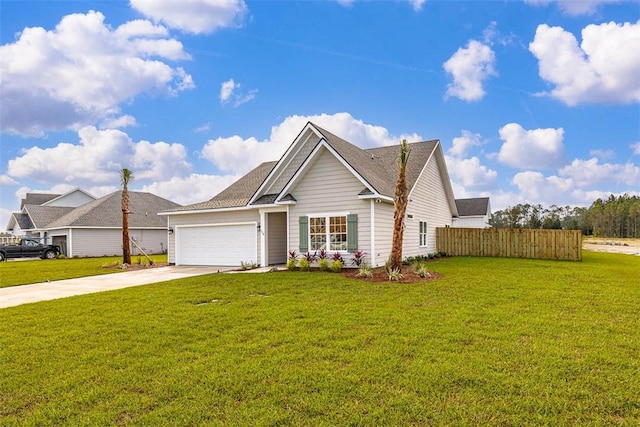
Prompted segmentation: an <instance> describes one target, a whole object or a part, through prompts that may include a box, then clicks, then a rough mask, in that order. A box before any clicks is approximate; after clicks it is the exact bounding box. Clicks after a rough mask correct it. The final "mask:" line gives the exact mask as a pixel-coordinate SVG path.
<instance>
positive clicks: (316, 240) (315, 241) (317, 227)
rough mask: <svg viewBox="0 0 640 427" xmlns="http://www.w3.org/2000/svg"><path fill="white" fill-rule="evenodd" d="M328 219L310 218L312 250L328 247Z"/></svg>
mask: <svg viewBox="0 0 640 427" xmlns="http://www.w3.org/2000/svg"><path fill="white" fill-rule="evenodd" d="M326 221H327V219H326V218H309V242H310V243H311V250H312V251H317V250H320V249H326V248H327V226H326Z"/></svg>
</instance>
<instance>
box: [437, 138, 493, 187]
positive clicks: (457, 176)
mask: <svg viewBox="0 0 640 427" xmlns="http://www.w3.org/2000/svg"><path fill="white" fill-rule="evenodd" d="M483 144H484V142H483V141H482V136H481V135H480V134H477V133H471V132H469V131H468V130H463V131H462V135H461V136H459V137H456V138H453V141H452V145H451V147H450V148H449V149H448V150H447V155H445V160H446V162H447V170H448V171H449V176H450V177H451V184H452V185H453V187H454V190H455V194H456V197H458V198H461V197H470V196H473V197H476V196H478V194H480V193H481V192H484V191H488V190H492V189H495V187H496V182H497V177H498V173H497V172H496V171H495V170H493V169H489V168H488V167H486V166H484V165H483V164H481V162H480V159H479V158H478V157H475V156H473V157H468V158H465V157H466V156H467V155H468V154H469V151H470V150H471V149H472V148H473V147H479V146H481V145H483Z"/></svg>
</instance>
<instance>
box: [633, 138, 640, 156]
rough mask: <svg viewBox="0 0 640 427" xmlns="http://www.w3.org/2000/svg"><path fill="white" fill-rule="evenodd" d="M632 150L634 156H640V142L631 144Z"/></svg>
mask: <svg viewBox="0 0 640 427" xmlns="http://www.w3.org/2000/svg"><path fill="white" fill-rule="evenodd" d="M631 149H632V150H633V154H637V155H639V156H640V141H638V142H636V143H634V144H631Z"/></svg>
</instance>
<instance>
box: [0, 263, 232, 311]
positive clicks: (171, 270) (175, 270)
mask: <svg viewBox="0 0 640 427" xmlns="http://www.w3.org/2000/svg"><path fill="white" fill-rule="evenodd" d="M236 268H237V267H236ZM232 269H234V267H186V266H168V267H158V268H149V269H145V270H136V271H125V272H122V273H113V274H103V275H100V276H89V277H81V278H78V279H66V280H57V281H54V282H46V283H35V284H33V285H21V286H11V287H8V288H0V308H6V307H14V306H16V305H21V304H27V303H31V302H38V301H48V300H52V299H57V298H65V297H70V296H73V295H82V294H91V293H94V292H102V291H110V290H113V289H122V288H129V287H131V286H139V285H148V284H150V283H157V282H165V281H167V280H175V279H184V278H185V277H193V276H202V275H204V274H213V273H222V272H225V271H230V270H232Z"/></svg>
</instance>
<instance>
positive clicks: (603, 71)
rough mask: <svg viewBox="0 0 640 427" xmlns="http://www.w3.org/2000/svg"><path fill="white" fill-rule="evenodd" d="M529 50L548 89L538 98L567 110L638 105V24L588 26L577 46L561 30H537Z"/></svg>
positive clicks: (566, 32)
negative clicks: (555, 101)
mask: <svg viewBox="0 0 640 427" xmlns="http://www.w3.org/2000/svg"><path fill="white" fill-rule="evenodd" d="M529 50H530V51H531V53H533V55H534V56H535V57H536V58H537V59H538V68H539V73H540V77H542V78H543V79H544V80H546V81H548V82H549V83H550V84H552V85H553V86H554V88H553V89H552V90H551V91H550V92H546V93H543V95H548V96H552V97H554V98H557V99H559V100H561V101H562V102H564V103H565V104H567V105H569V106H574V105H578V104H583V103H612V104H625V103H633V102H640V55H638V52H640V21H638V22H637V23H635V24H632V23H629V22H626V23H624V24H617V23H615V22H609V23H604V24H600V25H594V24H592V25H588V26H587V27H585V28H584V29H583V30H582V43H581V45H580V46H578V41H577V40H576V38H575V36H574V35H573V34H572V33H570V32H568V31H566V30H564V29H563V28H562V27H550V26H548V25H546V24H542V25H539V26H538V28H537V30H536V35H535V37H534V40H533V42H531V43H530V44H529Z"/></svg>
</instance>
